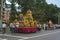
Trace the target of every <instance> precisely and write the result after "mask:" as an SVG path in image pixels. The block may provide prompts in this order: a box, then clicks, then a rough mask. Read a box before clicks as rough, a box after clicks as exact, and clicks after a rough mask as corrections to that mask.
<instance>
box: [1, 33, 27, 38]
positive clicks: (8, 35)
mask: <svg viewBox="0 0 60 40" xmlns="http://www.w3.org/2000/svg"><path fill="white" fill-rule="evenodd" d="M0 36H7V37H15V38H21V39H24V38H27V37H22V36H14V35H10V34H0Z"/></svg>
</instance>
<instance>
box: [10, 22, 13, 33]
mask: <svg viewBox="0 0 60 40" xmlns="http://www.w3.org/2000/svg"><path fill="white" fill-rule="evenodd" d="M12 28H13V23H12V22H11V23H10V31H11V32H12V30H13V29H12Z"/></svg>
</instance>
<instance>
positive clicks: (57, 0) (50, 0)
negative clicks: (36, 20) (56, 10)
mask: <svg viewBox="0 0 60 40" xmlns="http://www.w3.org/2000/svg"><path fill="white" fill-rule="evenodd" d="M46 2H47V3H48V4H51V3H52V4H54V5H57V6H58V7H60V0H46Z"/></svg>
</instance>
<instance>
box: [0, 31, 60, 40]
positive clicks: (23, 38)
mask: <svg viewBox="0 0 60 40" xmlns="http://www.w3.org/2000/svg"><path fill="white" fill-rule="evenodd" d="M59 32H60V31H55V32H52V33H51V32H50V33H46V34H42V35H37V36H31V37H22V36H14V35H10V34H0V36H7V37H15V38H21V39H18V40H25V39H31V38H37V37H42V36H47V35H51V34H55V33H59Z"/></svg>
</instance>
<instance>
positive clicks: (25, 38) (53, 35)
mask: <svg viewBox="0 0 60 40" xmlns="http://www.w3.org/2000/svg"><path fill="white" fill-rule="evenodd" d="M0 40H60V29H56V30H48V31H44V30H42V31H38V32H36V33H25V34H24V33H5V34H2V33H0Z"/></svg>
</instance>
